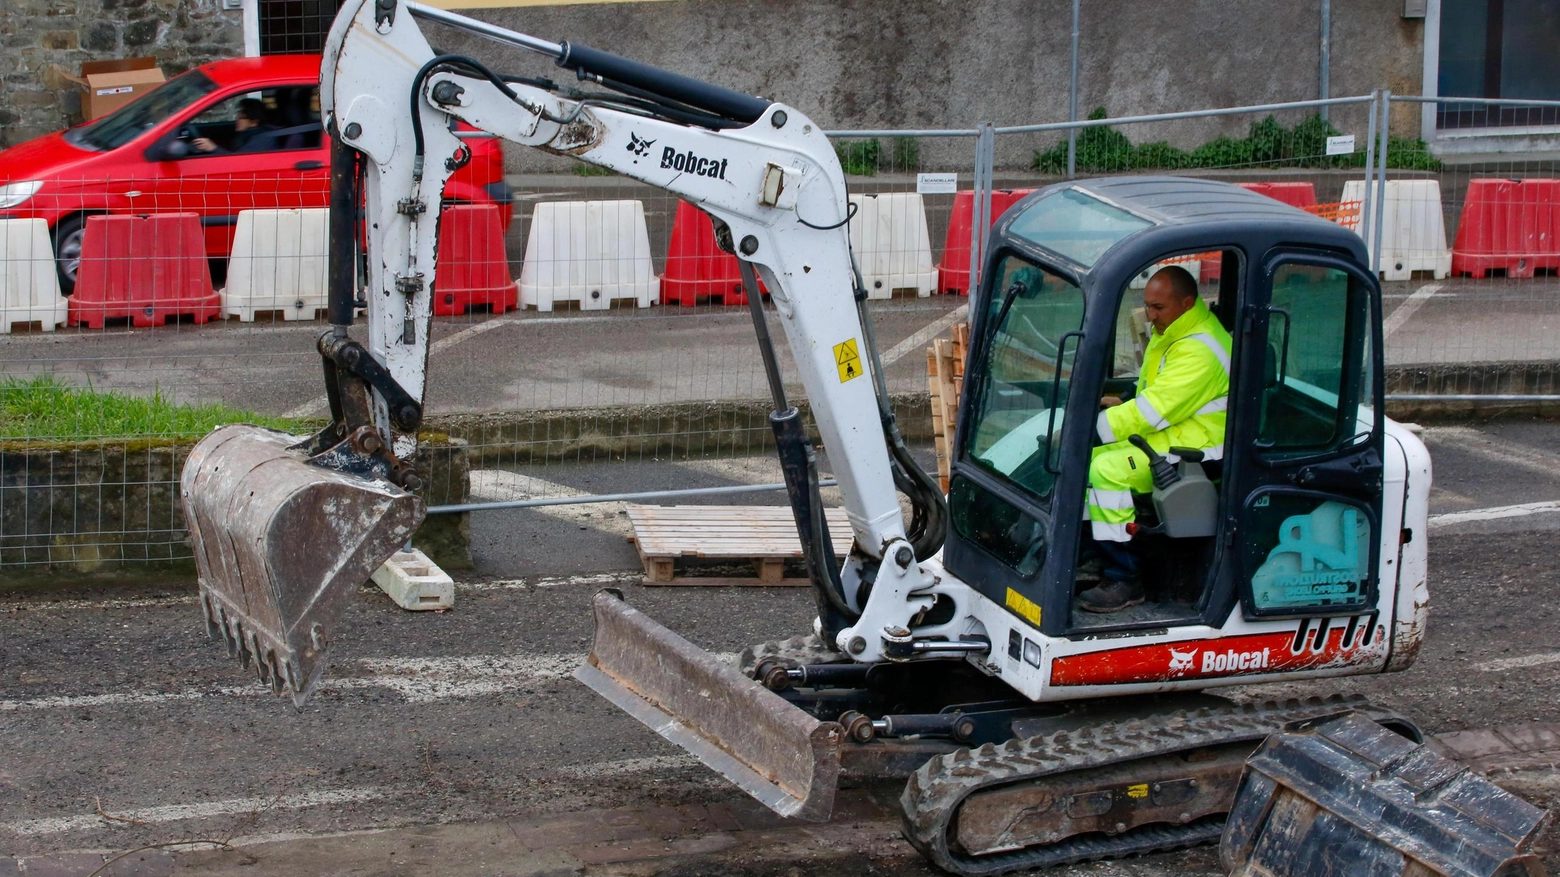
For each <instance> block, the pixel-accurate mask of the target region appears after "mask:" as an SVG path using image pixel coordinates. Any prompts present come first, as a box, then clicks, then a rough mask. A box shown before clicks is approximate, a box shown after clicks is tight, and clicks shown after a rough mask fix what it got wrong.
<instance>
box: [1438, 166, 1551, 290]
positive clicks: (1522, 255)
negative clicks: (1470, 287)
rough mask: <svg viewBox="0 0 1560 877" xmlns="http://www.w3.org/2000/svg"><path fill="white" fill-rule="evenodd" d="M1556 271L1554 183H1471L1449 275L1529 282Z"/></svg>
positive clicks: (1480, 181)
mask: <svg viewBox="0 0 1560 877" xmlns="http://www.w3.org/2000/svg"><path fill="white" fill-rule="evenodd" d="M1557 268H1560V180H1472V181H1470V182H1469V183H1468V196H1467V198H1466V199H1464V201H1463V209H1462V219H1461V220H1460V221H1459V222H1458V223H1457V239H1456V240H1455V241H1454V242H1453V243H1452V273H1453V274H1469V275H1472V276H1474V277H1485V276H1488V274H1489V272H1491V271H1502V270H1503V271H1505V272H1506V276H1507V277H1532V276H1533V272H1535V271H1537V270H1539V269H1545V270H1552V269H1557Z"/></svg>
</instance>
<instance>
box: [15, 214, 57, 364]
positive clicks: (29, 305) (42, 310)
mask: <svg viewBox="0 0 1560 877" xmlns="http://www.w3.org/2000/svg"><path fill="white" fill-rule="evenodd" d="M69 315H70V305H69V303H68V302H66V300H65V297H64V296H62V295H60V277H59V274H58V273H56V271H55V268H54V248H53V247H52V246H51V245H50V244H49V225H48V223H46V222H44V221H43V220H41V219H0V335H4V334H6V333H8V332H10V331H11V326H12V325H14V324H18V323H19V324H23V325H25V324H27V323H39V324H41V325H42V327H43V331H45V332H53V331H54V327H56V326H60V325H63V324H64V322H65V320H66V318H67V317H68V316H69Z"/></svg>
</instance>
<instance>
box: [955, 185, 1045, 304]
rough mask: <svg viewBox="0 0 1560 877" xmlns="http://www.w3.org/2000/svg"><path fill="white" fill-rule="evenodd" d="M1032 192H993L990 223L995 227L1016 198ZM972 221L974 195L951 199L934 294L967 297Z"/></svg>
mask: <svg viewBox="0 0 1560 877" xmlns="http://www.w3.org/2000/svg"><path fill="white" fill-rule="evenodd" d="M1033 191H1034V189H997V190H995V191H993V192H992V193H991V222H990V224H989V225H988V226H987V227H988V228H989V227H990V226H991V225H996V223H997V220H998V219H999V218H1001V216H1002V214H1004V213H1006V212H1007V210H1008V208H1009V207H1012V206H1013V204H1014V203H1016V202H1017V201H1018V200H1019V199H1020V198H1023V197H1024V196H1025V195H1028V194H1029V193H1030V192H1033ZM974 221H975V193H974V192H968V191H965V192H959V193H958V194H956V195H954V196H953V215H951V216H949V217H948V235H947V237H945V238H943V255H942V261H941V262H939V263H938V264H937V291H938V292H940V293H944V294H947V295H969V294H970V289H969V287H970V229H971V227H972V226H973V225H974Z"/></svg>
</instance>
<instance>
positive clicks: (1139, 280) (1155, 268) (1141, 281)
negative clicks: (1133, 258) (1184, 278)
mask: <svg viewBox="0 0 1560 877" xmlns="http://www.w3.org/2000/svg"><path fill="white" fill-rule="evenodd" d="M1167 265H1180V266H1181V267H1182V268H1185V269H1186V270H1187V271H1189V272H1191V275H1192V277H1193V278H1194V279H1196V278H1200V277H1202V261H1201V260H1199V259H1187V258H1184V257H1182V258H1177V259H1167V260H1165V261H1163V262H1155V263H1154V264H1152V265H1150V266H1148V267H1147V268H1144V269H1143V270H1142V271H1139V272H1138V273H1137V276H1136V277H1134V278H1132V281H1131V282H1130V283H1128V284H1127V287H1128V288H1129V289H1146V288H1148V281H1149V279H1150V278H1152V277H1153V276H1154V275H1155V274H1156V273H1158V272H1159V269H1160V268H1164V267H1165V266H1167Z"/></svg>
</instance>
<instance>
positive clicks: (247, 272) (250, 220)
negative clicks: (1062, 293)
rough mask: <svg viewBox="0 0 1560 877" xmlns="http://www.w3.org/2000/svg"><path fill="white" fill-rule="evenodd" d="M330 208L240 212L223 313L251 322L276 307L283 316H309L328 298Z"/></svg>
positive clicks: (234, 237)
mask: <svg viewBox="0 0 1560 877" xmlns="http://www.w3.org/2000/svg"><path fill="white" fill-rule="evenodd" d="M329 224H330V210H328V209H326V208H324V207H309V208H302V209H289V210H241V211H239V213H238V226H237V227H236V228H235V230H234V235H233V253H232V255H231V256H229V257H228V274H227V288H226V289H225V290H224V291H223V296H222V304H223V313H224V314H226V315H227V316H229V317H238V319H239V320H240V321H242V322H245V323H252V322H254V319H255V314H257V313H265V312H267V311H281V312H282V319H284V320H312V319H314V318H315V316H316V315H317V314H318V313H319V312H320V311H323V310H325V309H326V307H327V304H328V299H329V294H328V289H329V284H328V282H327V278H328V273H327V271H328V265H329V261H330V260H329V252H330V245H329V237H330V236H329V234H328V232H327V230H326V229H327V226H329Z"/></svg>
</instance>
